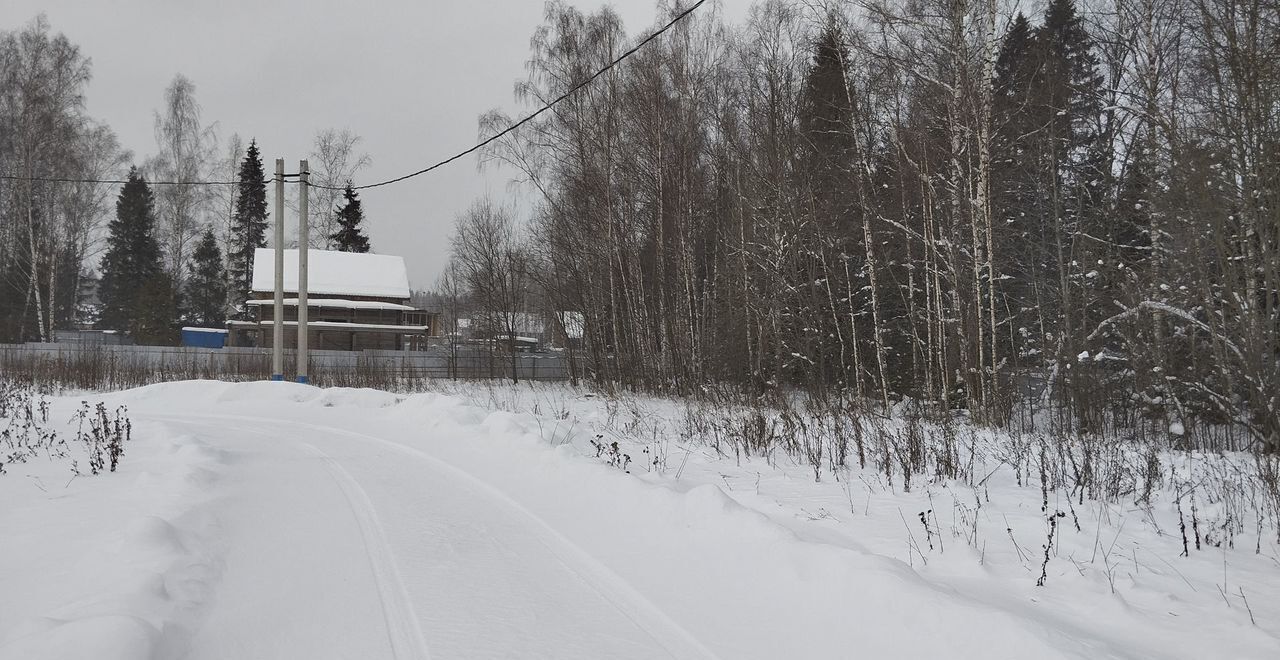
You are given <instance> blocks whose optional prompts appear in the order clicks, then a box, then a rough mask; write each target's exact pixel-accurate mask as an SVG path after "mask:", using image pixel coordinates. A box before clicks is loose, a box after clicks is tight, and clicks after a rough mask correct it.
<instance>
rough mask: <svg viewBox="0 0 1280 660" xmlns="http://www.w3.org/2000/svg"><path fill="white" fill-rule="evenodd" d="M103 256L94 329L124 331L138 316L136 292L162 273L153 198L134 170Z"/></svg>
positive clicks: (119, 202) (117, 210)
mask: <svg viewBox="0 0 1280 660" xmlns="http://www.w3.org/2000/svg"><path fill="white" fill-rule="evenodd" d="M108 230H109V232H110V234H109V235H108V237H107V253H106V255H105V256H104V257H103V258H102V281H101V283H100V285H99V296H100V297H101V299H102V314H101V316H100V317H99V319H98V326H99V327H102V328H108V329H112V330H128V329H129V328H130V327H131V322H132V319H133V318H134V316H135V315H136V314H137V312H138V299H139V290H140V288H141V287H143V286H144V285H145V284H147V283H149V282H151V281H152V280H154V279H156V278H157V277H159V276H160V275H161V274H162V273H163V265H162V263H161V260H160V245H159V243H157V242H156V237H155V230H156V216H155V198H154V197H153V196H152V194H151V188H150V187H149V186H148V185H147V182H146V180H144V179H143V178H142V177H141V175H139V174H138V169H137V168H136V167H135V168H132V169H131V170H129V179H128V182H127V183H125V185H124V187H123V188H121V190H120V196H119V197H118V198H117V200H116V218H115V219H114V220H112V221H111V224H110V225H109V226H108Z"/></svg>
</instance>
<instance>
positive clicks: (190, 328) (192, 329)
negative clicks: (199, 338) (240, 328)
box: [182, 326, 227, 335]
mask: <svg viewBox="0 0 1280 660" xmlns="http://www.w3.org/2000/svg"><path fill="white" fill-rule="evenodd" d="M182 331H183V332H213V333H217V334H220V335H225V334H227V330H226V329H225V328H196V327H193V326H184V327H183V328H182Z"/></svg>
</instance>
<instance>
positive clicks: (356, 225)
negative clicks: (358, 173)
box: [329, 183, 369, 252]
mask: <svg viewBox="0 0 1280 660" xmlns="http://www.w3.org/2000/svg"><path fill="white" fill-rule="evenodd" d="M342 196H343V198H344V199H345V200H346V201H344V202H343V204H342V206H341V207H340V208H338V231H337V233H335V234H333V235H332V236H330V237H329V238H330V240H332V241H333V245H334V248H335V249H337V250H338V251H339V252H368V251H369V239H368V238H367V237H366V236H365V235H364V231H363V228H362V227H361V223H363V222H364V210H363V209H361V207H360V198H359V196H358V195H357V194H356V191H355V190H352V188H351V184H350V183H348V184H347V188H346V190H344V191H342Z"/></svg>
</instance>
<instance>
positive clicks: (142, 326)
mask: <svg viewBox="0 0 1280 660" xmlns="http://www.w3.org/2000/svg"><path fill="white" fill-rule="evenodd" d="M177 307H178V306H177V291H175V290H174V287H173V279H172V278H170V277H169V274H168V273H166V272H164V270H161V271H160V272H158V273H156V274H155V275H154V276H152V277H151V278H150V279H148V280H147V281H146V283H144V284H143V285H142V287H141V288H140V289H138V293H137V299H136V301H135V303H134V313H133V316H132V317H131V318H130V320H129V334H130V335H131V336H132V337H133V339H134V341H136V342H138V343H139V344H142V345H144V346H173V345H175V344H177V343H178V342H177V339H178V333H177V331H176V328H175V327H174V319H176V318H177V316H178V309H177Z"/></svg>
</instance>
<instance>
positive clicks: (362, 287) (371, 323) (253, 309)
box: [227, 248, 439, 351]
mask: <svg viewBox="0 0 1280 660" xmlns="http://www.w3.org/2000/svg"><path fill="white" fill-rule="evenodd" d="M307 262H308V263H307V317H308V321H307V343H308V345H309V346H310V347H311V348H313V349H316V350H336V351H362V350H424V349H425V348H426V347H427V340H428V338H429V337H432V336H435V335H437V334H438V333H439V317H438V315H437V314H435V313H432V312H427V311H425V310H421V309H416V308H414V307H412V306H410V305H409V304H408V303H409V275H408V271H407V270H406V268H405V265H404V259H403V258H401V257H396V256H392V255H386V254H359V253H354V252H335V251H329V250H311V251H309V252H308V254H307ZM284 272H285V277H284V295H285V301H284V317H283V319H282V322H283V323H284V326H285V333H284V336H285V344H284V347H285V348H296V347H297V343H298V332H297V325H298V251H297V250H285V251H284ZM245 305H246V312H247V314H246V315H247V316H248V317H249V320H234V321H228V322H227V330H228V331H229V335H228V341H227V344H228V345H229V346H259V347H264V348H268V347H270V346H271V343H272V340H273V334H274V329H275V321H276V320H275V318H274V316H275V251H274V250H271V249H268V248H259V249H258V250H257V251H256V253H255V254H254V260H253V287H252V291H251V293H250V297H249V300H248V301H247V302H246V303H245Z"/></svg>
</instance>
